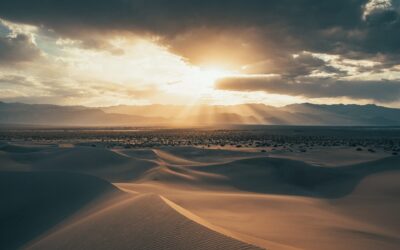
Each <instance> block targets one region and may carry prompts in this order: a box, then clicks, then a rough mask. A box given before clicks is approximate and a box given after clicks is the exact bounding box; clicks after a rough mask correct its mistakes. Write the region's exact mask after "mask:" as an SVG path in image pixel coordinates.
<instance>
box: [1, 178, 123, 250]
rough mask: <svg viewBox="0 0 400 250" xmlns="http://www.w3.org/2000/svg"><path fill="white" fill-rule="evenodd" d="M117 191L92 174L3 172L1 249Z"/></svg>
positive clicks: (27, 237)
mask: <svg viewBox="0 0 400 250" xmlns="http://www.w3.org/2000/svg"><path fill="white" fill-rule="evenodd" d="M118 192H119V191H118V189H116V188H115V187H114V186H113V185H111V184H110V183H108V182H106V181H104V180H101V179H99V178H96V177H93V176H89V175H82V174H74V173H62V172H0V197H1V206H0V232H1V233H0V249H16V248H18V247H20V246H22V245H23V244H24V243H26V242H28V241H30V240H32V239H34V238H35V237H37V236H39V235H40V234H42V233H44V232H46V231H47V230H49V229H50V228H52V227H53V226H55V225H56V224H58V223H59V222H61V221H62V220H64V219H66V218H67V217H69V216H71V215H72V214H74V213H75V212H76V211H78V210H79V209H80V208H82V207H84V206H86V205H87V204H89V203H90V202H92V201H94V200H96V199H99V198H101V197H103V196H105V195H109V194H111V193H112V194H116V193H118Z"/></svg>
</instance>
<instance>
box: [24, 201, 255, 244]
mask: <svg viewBox="0 0 400 250" xmlns="http://www.w3.org/2000/svg"><path fill="white" fill-rule="evenodd" d="M28 248H29V249H55V248H56V249H257V247H254V246H252V245H248V244H246V243H243V242H241V241H238V240H236V239H233V238H230V237H228V236H225V235H223V234H221V233H219V232H216V231H213V230H210V229H209V228H207V227H205V226H203V225H201V224H199V223H197V222H196V221H193V220H191V219H189V218H188V217H186V216H184V215H182V214H181V213H179V212H178V211H177V210H175V209H174V208H173V207H171V206H170V205H168V204H167V203H166V202H165V201H164V200H163V199H161V198H160V197H159V196H157V195H139V196H134V197H132V198H127V199H125V200H123V201H121V202H120V203H118V204H114V205H112V206H109V207H105V208H103V209H99V210H98V211H97V212H95V213H93V214H92V215H89V216H87V217H85V218H82V219H81V220H78V221H75V222H72V223H70V224H69V225H66V226H65V227H63V228H61V229H59V230H58V231H57V232H55V233H53V234H51V235H49V236H47V237H44V238H43V239H41V240H39V241H38V242H36V243H33V244H32V245H31V246H29V247H28Z"/></svg>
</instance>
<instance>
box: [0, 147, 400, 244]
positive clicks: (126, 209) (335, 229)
mask: <svg viewBox="0 0 400 250" xmlns="http://www.w3.org/2000/svg"><path fill="white" fill-rule="evenodd" d="M0 197H2V201H1V206H0V232H1V233H0V249H18V248H23V249H260V248H263V249H264V248H266V249H363V250H366V249H399V248H400V213H399V211H400V157H399V156H392V155H391V154H389V153H385V152H383V151H382V152H380V151H377V152H374V153H371V152H368V151H366V150H364V151H360V152H358V151H356V150H355V149H354V148H351V147H345V146H338V147H331V148H318V147H315V148H313V149H312V150H308V151H307V152H279V151H276V152H269V151H268V150H266V152H265V151H263V152H261V151H260V149H254V150H251V149H246V150H244V149H243V150H241V149H235V148H231V149H229V148H227V149H221V148H199V147H183V146H182V147H159V148H157V149H154V148H149V149H123V148H113V149H110V148H105V147H90V146H79V145H65V144H63V145H57V144H49V145H30V144H28V143H9V142H1V144H0Z"/></svg>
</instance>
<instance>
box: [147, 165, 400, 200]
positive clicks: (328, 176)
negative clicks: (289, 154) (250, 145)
mask: <svg viewBox="0 0 400 250" xmlns="http://www.w3.org/2000/svg"><path fill="white" fill-rule="evenodd" d="M389 170H400V157H389V158H385V159H381V160H377V161H373V162H368V163H362V164H357V165H351V166H344V167H337V168H327V167H319V166H314V165H310V164H307V163H304V162H300V161H294V160H289V159H277V158H268V157H263V158H251V159H243V160H237V161H233V162H230V163H226V164H216V165H208V166H194V167H177V166H174V167H172V166H164V167H163V168H158V169H152V170H151V171H148V172H147V175H145V176H144V177H143V178H144V179H146V180H156V181H166V182H177V181H179V182H181V183H186V184H191V185H201V186H220V187H233V188H236V189H239V190H244V191H250V192H258V193H269V194H284V195H301V196H312V197H325V198H338V197H342V196H345V195H347V194H349V193H350V192H351V191H352V190H353V189H354V187H355V186H357V184H358V183H359V182H360V180H362V179H363V178H364V177H366V176H369V175H372V174H375V173H379V172H385V171H389Z"/></svg>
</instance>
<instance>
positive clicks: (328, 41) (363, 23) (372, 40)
mask: <svg viewBox="0 0 400 250" xmlns="http://www.w3.org/2000/svg"><path fill="white" fill-rule="evenodd" d="M396 1H397V0H396ZM366 2H367V1H366V0H336V1H320V0H297V1H291V0H280V1H265V0H220V1H204V0H203V1H200V0H191V1H187V0H169V1H167V0H153V1H145V0H130V1H129V0H113V1H111V0H98V1H94V0H86V1H82V0H80V1H77V0H69V1H66V0H43V1H40V2H37V1H30V0H2V1H1V3H0V16H1V17H3V18H6V19H8V20H12V21H17V22H24V23H31V24H35V25H38V26H40V25H44V26H45V27H48V28H51V29H54V30H56V31H58V32H60V33H62V34H67V35H77V36H79V35H80V36H82V35H84V34H85V32H91V31H97V32H99V31H100V32H101V31H110V32H112V31H132V32H142V33H151V34H159V35H162V36H164V37H167V38H171V39H172V40H173V38H174V37H176V36H180V35H182V34H184V33H185V32H192V31H193V30H194V29H197V28H202V27H203V28H204V27H208V28H211V29H217V30H218V29H222V30H226V29H241V28H255V29H257V30H258V34H259V35H260V41H257V42H261V43H262V42H263V41H267V40H268V45H269V46H277V47H279V48H281V47H284V48H286V49H289V50H299V49H302V50H313V51H324V52H327V51H338V52H343V53H344V52H348V51H347V50H356V51H360V52H363V51H367V52H372V53H375V52H380V51H392V50H396V51H398V50H399V48H398V46H394V45H395V44H396V42H398V41H399V37H400V35H397V34H394V33H393V32H392V33H391V34H390V36H389V35H388V34H386V35H385V36H384V37H380V38H377V37H376V36H375V34H376V33H378V34H382V33H384V32H389V31H395V30H396V29H398V25H399V15H398V13H397V12H396V11H394V10H390V11H389V10H388V11H381V12H379V13H376V14H374V13H371V15H369V16H367V20H362V16H363V6H364V5H365V4H366ZM377 15H379V16H382V17H379V18H378V17H376V16H377ZM382 29H383V30H382ZM357 32H358V33H359V34H360V35H356V34H357ZM361 38H362V39H363V40H364V39H365V41H366V42H365V43H361V44H360V41H361ZM244 40H245V39H244ZM289 45H290V46H289Z"/></svg>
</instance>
